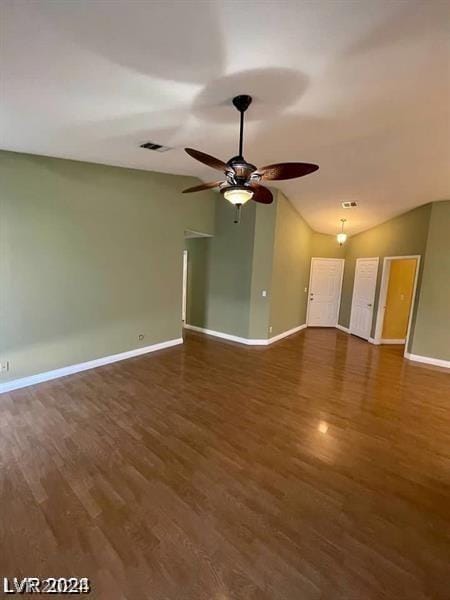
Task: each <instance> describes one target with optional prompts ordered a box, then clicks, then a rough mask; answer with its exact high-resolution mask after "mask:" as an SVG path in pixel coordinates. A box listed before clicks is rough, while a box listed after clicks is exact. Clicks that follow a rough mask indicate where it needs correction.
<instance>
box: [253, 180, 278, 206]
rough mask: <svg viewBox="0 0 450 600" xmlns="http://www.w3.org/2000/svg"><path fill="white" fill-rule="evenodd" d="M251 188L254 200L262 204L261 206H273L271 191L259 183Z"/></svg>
mask: <svg viewBox="0 0 450 600" xmlns="http://www.w3.org/2000/svg"><path fill="white" fill-rule="evenodd" d="M250 187H251V188H252V190H253V192H254V193H253V198H252V200H254V201H255V202H261V204H272V202H273V196H272V192H271V191H270V190H269V189H267V188H266V187H264V186H263V185H259V184H258V183H252V184H251V186H250Z"/></svg>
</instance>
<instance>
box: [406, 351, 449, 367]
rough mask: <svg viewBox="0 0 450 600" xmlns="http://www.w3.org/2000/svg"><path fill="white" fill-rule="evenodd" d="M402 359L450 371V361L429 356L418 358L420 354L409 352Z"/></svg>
mask: <svg viewBox="0 0 450 600" xmlns="http://www.w3.org/2000/svg"><path fill="white" fill-rule="evenodd" d="M404 357H405V358H407V359H408V360H412V361H415V362H420V363H424V364H426V365H434V366H435V367H444V369H450V360H443V359H442V358H432V357H431V356H420V354H411V353H410V352H405V354H404Z"/></svg>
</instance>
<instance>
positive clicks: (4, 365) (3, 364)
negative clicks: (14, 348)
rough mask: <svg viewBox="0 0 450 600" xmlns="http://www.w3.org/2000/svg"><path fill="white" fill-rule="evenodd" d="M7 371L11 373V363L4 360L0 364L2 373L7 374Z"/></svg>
mask: <svg viewBox="0 0 450 600" xmlns="http://www.w3.org/2000/svg"><path fill="white" fill-rule="evenodd" d="M6 371H9V361H8V360H4V361H3V362H0V373H6Z"/></svg>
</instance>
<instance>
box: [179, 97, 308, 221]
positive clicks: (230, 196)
mask: <svg viewBox="0 0 450 600" xmlns="http://www.w3.org/2000/svg"><path fill="white" fill-rule="evenodd" d="M251 103H252V97H251V96H249V95H248V94H241V95H239V96H235V97H234V98H233V105H234V106H235V108H236V109H237V110H238V111H239V113H240V122H239V154H238V155H237V156H234V157H233V158H231V159H230V160H229V161H228V162H226V163H225V162H223V161H222V160H220V159H218V158H215V157H214V156H210V155H209V154H205V153H204V152H200V151H199V150H194V149H193V148H185V151H186V152H187V153H188V154H189V156H191V157H192V158H195V159H196V160H198V161H200V162H201V163H203V164H205V165H208V166H209V167H212V168H213V169H217V170H219V171H223V173H224V174H225V180H224V181H214V182H210V183H204V184H200V185H196V186H194V187H190V188H188V189H187V190H183V193H184V194H187V193H192V192H200V191H202V190H209V189H212V188H215V187H218V188H219V189H220V192H221V194H222V195H223V197H224V198H225V199H226V200H228V201H229V202H230V203H231V204H233V205H234V206H235V207H236V218H235V221H234V222H235V223H238V222H239V220H240V209H241V207H242V206H243V205H244V204H245V203H246V202H248V201H249V200H254V201H255V202H259V203H261V204H271V203H272V202H273V196H272V192H271V191H270V190H269V189H268V188H266V187H264V186H263V185H260V182H261V181H271V180H282V179H294V178H296V177H303V176H304V175H308V174H309V173H313V172H314V171H317V169H318V168H319V167H318V165H314V164H312V163H299V162H290V163H277V164H273V165H267V166H265V167H262V168H261V169H258V168H257V167H256V166H255V165H252V164H251V163H248V162H247V161H246V160H245V158H244V156H243V145H244V113H245V111H246V110H247V109H248V107H249V106H250V104H251Z"/></svg>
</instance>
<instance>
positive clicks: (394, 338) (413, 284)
mask: <svg viewBox="0 0 450 600" xmlns="http://www.w3.org/2000/svg"><path fill="white" fill-rule="evenodd" d="M419 264H420V256H419V255H413V256H386V257H385V258H384V261H383V275H382V279H381V287H380V300H379V303H378V314H377V322H376V327H375V343H376V344H407V343H408V338H409V332H410V329H411V317H412V314H413V308H414V300H415V296H416V289H417V279H418V275H419Z"/></svg>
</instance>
